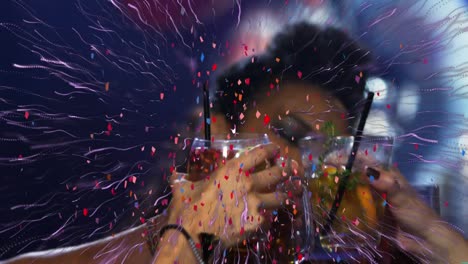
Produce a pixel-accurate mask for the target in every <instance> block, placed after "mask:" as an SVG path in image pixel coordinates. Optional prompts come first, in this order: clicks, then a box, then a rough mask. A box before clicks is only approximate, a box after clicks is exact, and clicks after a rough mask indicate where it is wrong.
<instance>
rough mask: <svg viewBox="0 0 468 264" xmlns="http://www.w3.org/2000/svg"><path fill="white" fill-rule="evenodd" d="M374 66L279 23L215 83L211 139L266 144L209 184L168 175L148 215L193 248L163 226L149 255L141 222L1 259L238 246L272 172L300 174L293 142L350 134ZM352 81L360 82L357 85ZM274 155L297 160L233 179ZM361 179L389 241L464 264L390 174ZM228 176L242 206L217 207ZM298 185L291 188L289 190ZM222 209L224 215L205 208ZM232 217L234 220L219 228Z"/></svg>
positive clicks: (362, 54)
mask: <svg viewBox="0 0 468 264" xmlns="http://www.w3.org/2000/svg"><path fill="white" fill-rule="evenodd" d="M371 62H372V61H371V58H370V53H369V52H368V51H366V50H364V49H362V48H361V47H360V46H359V45H358V44H357V42H355V41H354V40H352V39H350V38H349V37H348V36H347V35H346V34H345V33H344V32H342V31H339V30H336V29H332V28H319V27H316V26H314V25H310V24H307V23H299V24H295V25H291V26H288V27H286V28H285V29H284V30H283V32H282V33H280V34H279V35H278V36H277V37H276V38H275V39H274V40H273V41H272V42H271V44H270V46H269V48H268V50H267V52H266V53H265V54H263V55H262V56H259V57H256V58H252V59H249V60H248V61H246V62H241V63H238V64H236V65H234V66H233V67H231V68H230V69H228V70H227V71H226V72H225V74H224V75H222V76H221V77H220V78H219V79H218V85H217V87H218V92H217V99H218V100H217V102H216V108H215V110H216V112H215V113H214V117H215V118H213V124H212V129H213V134H226V135H227V134H228V133H232V132H234V133H266V134H268V136H269V138H270V140H271V141H272V142H273V144H268V145H260V146H257V147H256V148H255V149H253V150H252V151H249V152H248V153H244V154H243V155H241V156H240V157H239V158H236V159H233V160H230V161H229V162H227V163H226V165H224V166H223V167H221V168H219V169H217V170H215V171H214V172H213V173H212V174H211V175H210V179H209V180H200V179H191V178H190V175H188V176H184V175H181V174H177V173H174V174H173V175H172V177H171V185H172V190H173V199H172V201H171V205H170V208H169V210H168V214H167V215H162V216H159V217H157V218H155V219H152V221H149V222H150V223H152V224H151V225H150V226H152V228H154V229H156V230H159V229H161V228H162V227H164V226H166V225H167V224H175V225H176V226H177V227H183V230H185V231H186V232H187V233H188V237H189V238H190V239H191V240H192V241H193V243H194V245H195V247H194V246H193V245H192V244H190V243H189V242H188V241H189V240H188V239H186V237H184V236H185V235H184V234H183V233H182V232H181V230H182V229H180V228H179V229H177V228H176V229H169V230H166V232H164V233H163V235H162V237H160V238H159V240H160V243H158V245H157V247H159V248H158V249H156V250H155V255H154V256H153V255H152V252H151V250H150V248H146V247H144V245H145V244H146V239H147V237H148V236H150V237H152V235H151V234H148V232H147V231H146V230H147V228H146V226H140V227H137V228H134V229H132V230H129V231H126V232H123V233H122V234H118V235H116V236H114V237H111V238H107V239H104V240H101V241H97V242H94V243H90V244H85V245H82V246H78V247H73V248H67V249H58V250H52V251H45V252H38V253H30V254H25V255H23V256H19V257H16V258H14V259H12V260H9V261H7V262H6V263H103V262H106V263H107V262H114V263H127V262H128V263H174V262H178V263H196V262H197V260H198V256H199V255H200V254H201V252H202V250H201V247H202V245H200V244H201V236H200V235H201V234H202V233H209V234H212V235H214V236H215V239H219V240H220V241H221V244H222V246H223V247H225V248H229V247H231V246H234V245H236V244H237V243H239V242H240V241H242V240H243V239H244V238H245V237H247V236H249V235H250V234H252V233H254V231H255V230H256V229H257V228H258V227H259V226H261V225H262V224H264V222H265V220H266V217H265V216H264V215H263V214H261V212H262V211H264V210H263V209H265V210H267V209H270V210H271V209H273V208H278V207H280V206H281V203H282V202H283V201H284V200H285V199H288V197H285V196H278V195H279V193H277V192H276V191H274V190H275V188H272V187H271V186H274V185H275V184H278V183H282V181H283V182H284V181H285V180H287V179H284V177H275V175H279V174H281V175H283V173H285V174H287V175H290V174H292V173H294V172H295V173H297V174H301V173H302V168H301V165H300V161H301V158H300V157H301V156H300V150H299V148H298V143H297V142H298V139H300V138H301V137H304V136H306V135H309V134H310V133H322V130H321V129H320V128H321V126H323V125H324V124H325V122H332V123H333V124H334V127H335V129H336V131H337V133H339V134H343V135H346V134H350V133H352V130H353V128H354V127H355V123H356V122H355V121H356V120H357V117H358V113H359V110H360V109H359V105H360V103H361V102H362V100H363V92H364V86H363V83H364V79H365V78H366V77H367V74H368V72H369V70H371V69H372V68H371V67H372V64H371ZM357 76H359V78H360V81H356V80H358V79H359V78H357ZM214 120H216V122H214ZM278 152H279V154H278ZM277 155H282V156H285V157H287V158H290V159H293V160H296V161H297V162H292V163H291V165H290V166H287V167H281V166H271V167H265V169H263V170H261V171H259V172H257V175H252V177H240V179H242V180H241V181H240V182H236V181H235V177H230V176H231V175H230V174H229V173H228V171H230V172H231V173H232V171H234V170H233V169H235V171H236V173H242V170H239V168H240V166H241V165H240V164H243V163H245V164H243V166H246V168H249V167H253V166H256V165H257V164H256V163H257V162H258V161H263V160H264V159H265V158H267V157H273V156H277ZM227 173H228V174H227ZM367 174H369V175H372V176H373V177H374V180H373V181H370V185H371V186H372V187H373V188H375V189H376V190H378V191H380V192H386V193H387V202H388V204H389V208H390V211H391V213H392V215H393V218H394V220H395V224H396V227H397V229H396V230H397V231H396V232H395V233H394V234H393V235H394V237H395V241H396V243H397V244H398V246H399V247H400V248H401V250H403V251H405V252H408V253H410V254H413V255H414V256H416V257H417V258H419V259H420V260H423V261H426V262H429V263H461V262H462V261H468V255H467V254H468V242H467V241H466V240H465V239H464V237H463V236H462V235H461V234H459V233H458V232H457V231H456V230H455V229H454V228H452V227H451V226H450V225H449V224H448V223H446V222H444V221H442V220H441V219H440V218H439V217H438V216H437V215H436V214H435V213H434V212H433V211H432V209H430V208H429V207H428V206H427V205H425V204H424V202H422V201H421V200H420V199H419V197H418V196H417V194H416V192H415V191H414V190H413V189H412V188H411V186H410V184H409V183H408V182H407V181H406V180H405V178H404V177H403V176H402V175H401V173H399V171H398V170H397V169H396V168H392V169H390V170H385V169H383V168H368V170H367ZM225 176H228V179H229V181H230V184H229V185H230V186H231V187H232V186H234V187H235V188H236V189H235V191H236V192H239V193H242V194H243V195H244V196H243V197H245V201H246V202H245V203H244V204H243V205H242V204H241V205H240V206H239V204H237V205H236V202H235V201H234V200H231V199H226V198H222V199H221V201H220V190H221V191H224V192H221V193H225V192H226V190H225V189H223V188H225V187H224V186H226V185H225V184H221V186H220V189H218V187H217V186H216V185H215V184H214V183H215V182H216V183H223V181H227V180H226V178H225ZM286 178H287V177H286ZM234 183H235V184H234ZM192 184H193V186H194V188H193V190H192V188H191V187H192ZM295 187H296V186H290V188H291V189H292V190H296V189H297V188H295ZM182 189H183V190H184V191H182ZM188 190H190V192H189V191H188ZM260 190H261V191H260ZM185 192H188V194H187V193H185ZM295 194H296V195H300V192H299V191H298V192H296V193H295ZM188 195H189V196H190V199H188V198H187V197H188ZM202 203H205V204H204V205H203V206H202V205H201V204H202ZM219 204H223V206H224V208H227V209H226V210H221V211H220V210H210V209H209V208H215V207H216V206H217V205H219ZM195 205H196V206H197V211H195V210H194V206H195ZM245 208H248V210H249V212H250V213H249V214H252V215H255V216H258V217H257V219H260V220H259V221H251V222H249V223H248V224H247V223H244V225H242V221H241V218H240V216H241V215H242V213H243V212H244V211H243V209H245ZM229 209H230V210H229ZM219 214H221V216H222V217H220V215H219ZM213 219H216V220H217V221H216V222H215V223H214V224H212V225H209V224H208V225H207V224H206V223H207V222H210V221H211V220H213ZM229 219H232V224H227V225H226V223H229V222H230V221H229ZM226 226H227V227H228V229H227V232H225V227H226ZM142 234H143V235H142ZM197 250H198V252H197ZM397 261H398V260H397Z"/></svg>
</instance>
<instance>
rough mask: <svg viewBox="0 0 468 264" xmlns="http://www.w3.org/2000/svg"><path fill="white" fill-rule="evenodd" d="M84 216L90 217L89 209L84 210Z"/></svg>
mask: <svg viewBox="0 0 468 264" xmlns="http://www.w3.org/2000/svg"><path fill="white" fill-rule="evenodd" d="M83 215H84V216H88V209H87V208H83Z"/></svg>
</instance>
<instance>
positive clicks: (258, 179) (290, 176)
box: [252, 160, 304, 192]
mask: <svg viewBox="0 0 468 264" xmlns="http://www.w3.org/2000/svg"><path fill="white" fill-rule="evenodd" d="M283 166H284V167H283ZM303 175H304V168H302V167H300V166H299V163H297V161H295V160H291V162H289V163H288V165H281V164H279V166H278V165H277V166H273V167H271V168H269V169H265V170H262V171H260V172H257V173H255V174H254V175H253V176H252V179H253V184H252V190H253V191H256V192H272V191H275V190H276V189H277V185H278V184H280V183H283V182H285V181H286V182H287V181H291V182H292V183H291V184H290V185H291V186H288V187H289V188H290V190H295V189H297V188H293V187H296V186H300V182H301V180H302V177H303ZM298 183H299V184H298Z"/></svg>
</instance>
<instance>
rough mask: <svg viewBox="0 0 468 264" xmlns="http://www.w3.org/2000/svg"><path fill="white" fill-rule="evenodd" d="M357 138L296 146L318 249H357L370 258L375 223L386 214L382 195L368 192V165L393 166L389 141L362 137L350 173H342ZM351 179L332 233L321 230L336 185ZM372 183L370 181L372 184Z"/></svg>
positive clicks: (377, 239) (312, 139)
mask: <svg viewBox="0 0 468 264" xmlns="http://www.w3.org/2000/svg"><path fill="white" fill-rule="evenodd" d="M354 140H355V138H354V137H353V136H341V137H333V138H324V137H306V138H304V139H302V140H301V141H300V142H299V145H300V148H301V152H302V163H303V165H304V167H305V169H306V181H307V185H308V186H307V188H308V191H309V193H308V196H309V197H310V202H311V203H312V209H313V215H314V222H315V233H316V234H317V235H319V237H320V245H321V246H322V248H323V249H325V250H327V251H329V252H333V251H334V252H338V251H339V252H348V253H349V252H350V251H353V250H357V251H359V252H360V253H361V254H367V255H374V253H375V252H376V247H377V245H378V243H379V242H380V231H381V228H380V226H379V224H380V223H381V220H382V218H383V215H384V209H385V205H386V201H385V195H384V194H381V193H378V192H376V191H374V190H373V189H372V188H370V186H369V184H368V182H369V179H365V177H367V176H366V175H365V168H366V166H369V167H376V166H383V167H388V166H389V165H390V164H391V157H392V148H393V138H392V137H385V136H380V137H379V136H363V137H362V138H361V142H360V147H359V150H358V152H357V153H355V154H356V159H355V162H354V165H353V168H352V170H351V172H347V171H346V170H345V165H346V163H347V161H348V157H349V155H350V154H351V150H352V146H353V143H354ZM347 174H348V175H349V178H348V181H347V186H346V189H345V192H344V195H343V198H342V200H341V204H339V207H338V210H337V213H336V218H335V220H334V222H333V223H332V224H331V230H328V231H325V230H324V226H325V225H326V223H327V221H328V220H329V219H328V218H329V212H330V210H331V208H332V204H333V202H334V199H335V195H336V193H337V191H338V186H339V184H340V181H341V180H343V177H345V175H347ZM372 180H374V179H373V177H370V181H372Z"/></svg>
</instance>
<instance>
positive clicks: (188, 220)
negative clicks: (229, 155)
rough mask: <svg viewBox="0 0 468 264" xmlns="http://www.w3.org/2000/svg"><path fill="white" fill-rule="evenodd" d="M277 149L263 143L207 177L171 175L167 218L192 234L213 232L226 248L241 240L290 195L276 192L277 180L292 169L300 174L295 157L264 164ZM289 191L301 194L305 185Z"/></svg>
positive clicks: (274, 154)
mask: <svg viewBox="0 0 468 264" xmlns="http://www.w3.org/2000/svg"><path fill="white" fill-rule="evenodd" d="M278 153H279V148H278V147H277V146H275V145H273V144H266V145H259V146H257V147H255V148H253V149H251V150H249V151H248V152H245V153H243V154H241V155H240V157H238V158H235V159H232V160H229V161H228V162H226V164H225V165H222V166H221V167H219V168H217V169H216V170H215V171H214V172H213V173H212V174H211V175H210V177H209V178H206V179H204V180H198V181H192V180H190V179H189V178H188V177H185V176H184V175H181V174H176V173H175V174H173V175H172V177H171V185H172V192H173V198H172V204H171V206H172V207H171V208H170V210H171V211H170V216H169V223H177V224H181V225H182V226H183V227H184V228H185V229H186V230H187V231H188V232H189V233H191V234H192V235H198V234H200V233H209V234H214V235H215V236H217V237H219V239H220V240H221V242H222V243H223V245H224V246H225V247H230V246H233V245H235V244H238V243H239V242H241V241H242V240H243V239H245V238H246V237H248V236H249V235H250V234H251V233H253V232H255V231H256V230H257V229H258V228H259V227H260V226H261V225H262V224H264V220H265V219H266V215H267V213H268V212H269V211H270V210H273V209H276V208H278V207H280V206H281V205H282V204H284V203H285V201H286V199H288V194H289V195H290V194H291V192H289V193H288V192H284V191H281V192H280V191H277V185H278V184H280V183H283V182H285V181H286V180H288V179H289V177H290V176H291V175H292V174H293V170H295V171H296V173H297V168H298V164H297V162H295V161H293V162H291V164H292V165H291V166H284V167H283V166H281V165H277V166H271V167H268V166H266V167H267V168H264V167H265V166H261V165H262V164H267V163H268V161H271V160H274V159H275V157H276V156H277V155H278ZM291 167H295V168H291ZM259 168H261V169H259ZM291 185H292V183H289V184H286V186H289V187H290V186H291ZM290 190H294V194H299V193H300V192H301V190H302V188H290Z"/></svg>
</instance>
